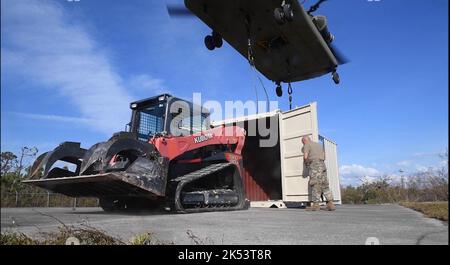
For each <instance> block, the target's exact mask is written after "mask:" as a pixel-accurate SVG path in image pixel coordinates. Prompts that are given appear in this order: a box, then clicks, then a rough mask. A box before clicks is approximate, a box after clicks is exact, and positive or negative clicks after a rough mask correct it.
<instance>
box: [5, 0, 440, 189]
mask: <svg viewBox="0 0 450 265" xmlns="http://www.w3.org/2000/svg"><path fill="white" fill-rule="evenodd" d="M169 2H179V3H181V2H182V1H169ZM165 3H166V2H164V1H152V0H132V1H119V0H89V1H88V0H79V1H67V0H55V1H45V0H42V1H31V0H30V1H28V0H2V1H1V35H2V36H1V37H2V38H1V67H2V68H1V149H2V151H6V150H11V151H14V152H17V151H18V150H19V149H20V147H21V146H25V145H26V146H37V147H38V148H39V150H40V151H46V150H49V149H52V148H54V147H55V146H56V145H57V144H58V143H60V142H63V141H66V140H70V141H80V142H82V145H83V146H84V147H89V146H90V145H92V144H94V143H96V142H99V141H103V140H106V139H107V138H109V136H110V135H111V134H112V133H113V132H114V131H118V130H121V129H123V128H124V125H125V123H126V122H128V120H129V109H128V103H129V102H130V101H132V100H134V99H139V98H145V97H149V96H152V95H155V94H157V93H160V92H165V91H169V92H170V93H172V94H174V95H178V96H181V97H185V98H190V97H191V96H192V92H201V93H202V99H203V100H213V99H215V100H220V101H225V100H242V101H246V100H254V99H255V93H254V90H253V83H252V73H251V71H250V68H249V66H248V63H247V62H246V61H245V60H244V58H243V57H241V55H239V54H238V53H237V52H236V51H234V50H233V49H232V48H231V47H230V46H229V45H228V44H226V43H225V44H224V46H223V47H222V48H221V49H218V50H215V51H214V52H210V51H208V50H207V49H206V48H205V47H204V45H203V37H204V36H205V35H206V34H209V33H210V32H211V30H210V29H209V28H208V27H207V26H205V25H204V24H203V23H202V22H201V21H200V20H198V19H195V18H191V19H171V18H169V16H168V14H167V12H166V10H165ZM313 3H314V1H310V0H307V1H306V2H305V6H307V7H309V6H310V5H311V4H313ZM316 13H317V14H319V13H320V14H324V15H327V17H328V21H329V28H330V30H331V31H332V33H333V34H334V35H335V37H336V39H335V42H336V45H337V46H338V47H339V48H340V50H342V52H343V53H345V55H346V56H347V57H348V58H350V59H351V62H350V63H349V64H346V65H343V66H341V67H340V68H339V73H340V76H341V84H340V85H338V86H336V85H334V84H333V82H332V81H331V78H330V76H328V75H326V76H323V77H320V78H316V79H313V80H308V81H305V82H301V83H295V84H293V87H294V93H293V98H294V105H298V106H300V105H304V104H307V103H309V102H312V101H317V103H318V118H319V130H320V132H321V134H322V135H324V136H326V137H328V138H330V139H332V140H334V141H335V142H337V143H338V152H339V165H340V172H341V177H342V182H343V183H344V184H349V183H352V184H357V182H358V180H357V179H358V178H357V177H358V176H361V175H367V176H375V175H380V174H398V170H399V169H402V170H404V171H406V172H415V171H417V170H423V169H425V168H428V167H436V166H439V165H441V164H442V161H441V159H440V158H439V157H438V155H437V154H438V153H440V152H443V151H444V150H445V149H446V148H447V146H448V74H447V73H448V1H447V0H431V1H429V0H428V1H425V0H380V1H367V0H344V1H343V0H341V1H336V0H335V1H329V2H326V3H324V4H323V5H322V6H321V8H320V9H319V11H318V12H316ZM264 83H265V86H266V87H267V88H268V89H269V88H270V89H269V90H268V92H269V97H270V99H271V100H278V98H277V97H276V95H275V92H274V90H273V84H272V83H271V82H270V81H268V80H265V79H264ZM259 95H263V91H262V90H261V89H260V90H259ZM279 107H280V108H281V109H283V110H286V109H288V102H287V97H283V98H282V99H279Z"/></svg>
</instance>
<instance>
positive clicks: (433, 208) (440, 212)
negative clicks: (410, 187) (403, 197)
mask: <svg viewBox="0 0 450 265" xmlns="http://www.w3.org/2000/svg"><path fill="white" fill-rule="evenodd" d="M400 205H402V206H404V207H407V208H411V209H413V210H416V211H418V212H421V213H423V214H424V215H425V216H427V217H430V218H436V219H439V220H442V221H446V222H448V202H402V203H400Z"/></svg>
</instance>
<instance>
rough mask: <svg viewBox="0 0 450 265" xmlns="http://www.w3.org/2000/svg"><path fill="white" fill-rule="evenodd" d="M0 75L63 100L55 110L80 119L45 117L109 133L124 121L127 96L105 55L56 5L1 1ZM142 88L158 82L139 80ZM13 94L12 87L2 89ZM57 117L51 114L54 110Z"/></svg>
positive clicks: (146, 78)
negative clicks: (67, 111)
mask: <svg viewBox="0 0 450 265" xmlns="http://www.w3.org/2000/svg"><path fill="white" fill-rule="evenodd" d="M1 3H2V14H1V20H2V21H1V22H2V50H1V53H2V56H1V64H2V75H3V74H5V73H6V74H9V73H11V74H15V75H16V74H19V76H20V77H21V78H24V79H26V80H28V81H29V82H32V83H34V84H38V87H45V88H46V89H49V90H51V91H54V92H55V93H56V94H57V95H60V96H63V97H64V98H67V103H66V102H61V106H55V107H54V108H55V109H57V108H58V107H72V106H75V107H76V110H77V112H79V113H80V114H81V117H80V118H69V119H68V118H67V117H65V118H61V117H58V116H53V117H49V116H47V117H44V116H35V118H44V119H45V118H47V119H53V120H57V121H68V120H71V121H72V122H76V121H79V122H82V123H88V124H89V126H90V127H92V128H93V129H95V130H97V131H100V132H103V133H105V134H110V133H112V132H115V131H118V130H121V129H123V126H124V124H125V123H127V122H128V121H129V116H130V114H129V107H128V106H129V105H128V104H129V102H130V101H131V98H132V97H131V96H130V94H129V92H128V91H127V90H126V88H125V87H124V84H123V80H122V78H121V77H120V76H119V74H118V73H116V71H115V70H114V67H113V66H112V64H111V63H110V61H109V60H108V56H107V55H106V54H105V53H104V51H103V50H101V49H99V45H98V44H97V43H96V42H95V40H94V39H93V38H92V37H91V36H90V35H89V34H88V33H87V32H86V30H85V29H83V27H82V25H81V24H80V22H79V21H71V20H70V17H69V16H68V14H66V13H65V12H64V10H63V8H62V7H61V6H60V5H59V4H58V3H57V2H50V1H31V0H29V1H28V0H27V1H16V0H10V1H2V2H1ZM141 81H142V82H144V81H145V82H144V84H145V85H146V86H147V87H158V86H159V84H161V83H162V81H161V80H159V79H156V80H155V79H151V78H150V77H148V76H144V77H143V79H141ZM2 89H12V88H2ZM55 112H56V111H55Z"/></svg>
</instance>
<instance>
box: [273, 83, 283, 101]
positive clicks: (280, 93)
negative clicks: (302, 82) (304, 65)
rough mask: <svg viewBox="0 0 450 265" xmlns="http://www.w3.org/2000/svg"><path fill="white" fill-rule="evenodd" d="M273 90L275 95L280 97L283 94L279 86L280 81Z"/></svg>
mask: <svg viewBox="0 0 450 265" xmlns="http://www.w3.org/2000/svg"><path fill="white" fill-rule="evenodd" d="M275 92H276V93H277V96H278V97H279V98H280V97H281V96H283V88H281V85H280V83H277V87H276V89H275Z"/></svg>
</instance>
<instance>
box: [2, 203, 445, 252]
mask: <svg viewBox="0 0 450 265" xmlns="http://www.w3.org/2000/svg"><path fill="white" fill-rule="evenodd" d="M51 216H52V217H51ZM53 217H54V218H53ZM57 219H58V220H60V221H62V222H64V223H65V224H66V225H80V224H83V223H87V224H89V225H90V226H92V227H95V228H99V229H101V230H103V231H106V232H107V233H108V234H110V235H112V236H115V237H120V238H122V239H123V240H126V241H128V240H129V239H130V238H131V237H132V236H134V235H136V234H142V233H146V232H152V233H153V234H154V236H155V237H156V238H157V239H158V240H160V241H163V242H173V243H175V244H194V241H193V240H192V239H191V238H190V237H189V235H188V233H192V234H193V235H195V236H197V237H198V238H199V239H200V240H202V241H203V242H204V243H206V244H216V245H217V244H351V245H355V244H356V245H360V244H365V243H366V240H367V239H368V238H375V239H373V240H375V241H376V240H378V241H379V243H380V244H448V224H447V223H443V222H441V221H438V220H434V219H430V218H426V217H424V216H423V215H422V214H421V213H418V212H415V211H413V210H410V209H407V208H404V207H401V206H398V205H341V206H338V209H337V210H336V211H335V212H328V211H320V212H307V211H305V210H304V209H298V208H289V209H271V208H251V209H249V210H246V211H234V212H212V213H198V214H168V213H126V214H119V213H114V214H111V213H105V212H103V211H102V210H101V209H100V208H77V209H76V210H75V211H73V210H72V209H71V208H34V209H33V208H2V209H1V230H2V232H7V231H21V232H23V233H25V234H27V235H38V233H39V232H46V231H52V230H56V229H57V228H58V226H61V224H60V223H59V221H58V220H57ZM188 231H191V232H188Z"/></svg>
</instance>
